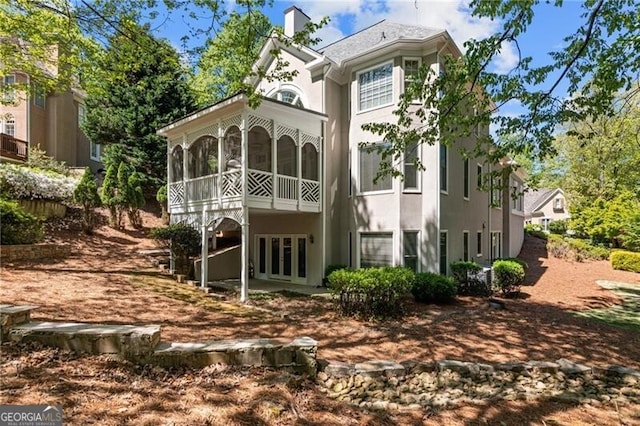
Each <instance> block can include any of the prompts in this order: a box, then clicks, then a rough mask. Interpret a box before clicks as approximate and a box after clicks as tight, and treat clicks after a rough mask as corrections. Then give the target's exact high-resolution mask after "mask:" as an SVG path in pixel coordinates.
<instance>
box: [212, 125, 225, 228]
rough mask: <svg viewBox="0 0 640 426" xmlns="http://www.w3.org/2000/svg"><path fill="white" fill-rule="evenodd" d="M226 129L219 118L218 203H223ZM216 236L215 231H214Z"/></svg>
mask: <svg viewBox="0 0 640 426" xmlns="http://www.w3.org/2000/svg"><path fill="white" fill-rule="evenodd" d="M223 140H224V131H223V129H222V122H221V121H220V120H218V182H217V183H216V185H217V188H216V192H217V194H218V200H217V201H218V205H220V204H221V203H222V170H224V167H225V164H224V152H223V151H222V150H223V149H224V144H223V143H222V142H223ZM214 236H215V232H214Z"/></svg>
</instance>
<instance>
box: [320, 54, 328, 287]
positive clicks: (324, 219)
mask: <svg viewBox="0 0 640 426" xmlns="http://www.w3.org/2000/svg"><path fill="white" fill-rule="evenodd" d="M328 66H329V65H323V67H322V113H323V114H326V113H327V97H326V90H327V86H326V84H325V79H326V78H327V71H326V70H327V68H326V67H328ZM320 132H321V133H320V137H321V140H320V149H321V150H322V167H321V170H320V182H321V183H322V187H323V188H322V200H321V208H322V271H321V274H322V276H321V279H322V278H324V271H326V269H327V202H326V199H327V178H326V177H327V173H326V170H327V148H326V123H325V121H322V122H321V128H320Z"/></svg>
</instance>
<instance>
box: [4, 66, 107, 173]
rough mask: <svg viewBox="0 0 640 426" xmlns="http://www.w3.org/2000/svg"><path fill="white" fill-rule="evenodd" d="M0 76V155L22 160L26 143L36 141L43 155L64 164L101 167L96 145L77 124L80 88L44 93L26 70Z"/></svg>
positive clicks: (82, 111) (81, 98)
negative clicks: (30, 88)
mask: <svg viewBox="0 0 640 426" xmlns="http://www.w3.org/2000/svg"><path fill="white" fill-rule="evenodd" d="M51 72H55V70H52V71H51ZM0 78H2V81H0V83H1V84H0V85H1V86H2V94H1V96H2V97H3V101H2V102H0V159H2V160H4V161H14V162H25V161H27V154H28V147H29V146H38V145H39V146H40V148H41V149H43V150H44V151H45V152H46V153H47V155H49V156H51V157H53V158H55V159H56V160H58V161H64V162H65V163H66V164H67V165H68V166H72V167H89V168H91V169H92V171H93V172H96V171H97V170H98V169H100V168H101V167H102V164H101V163H100V146H99V145H96V144H93V143H92V142H91V141H90V140H89V139H88V138H87V136H86V135H85V134H84V132H83V131H82V129H81V128H80V123H81V121H82V120H83V119H84V116H85V107H84V99H85V98H86V95H85V93H84V92H83V91H82V90H80V89H78V88H72V89H69V90H67V91H65V92H62V93H45V92H44V91H43V90H41V89H40V88H39V87H38V85H37V84H36V83H33V82H32V81H31V80H30V78H29V75H28V74H25V73H23V72H21V71H18V70H16V71H14V72H13V73H11V74H7V75H4V76H1V77H0ZM16 84H20V85H22V87H24V86H33V93H32V94H27V93H24V92H22V91H19V90H17V89H14V88H13V87H12V86H15V85H16Z"/></svg>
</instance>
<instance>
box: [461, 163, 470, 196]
mask: <svg viewBox="0 0 640 426" xmlns="http://www.w3.org/2000/svg"><path fill="white" fill-rule="evenodd" d="M462 168H463V171H462V174H463V178H462V179H463V183H462V185H463V188H462V189H463V191H462V194H463V197H464V199H465V200H468V199H469V188H470V187H471V182H470V180H471V176H469V175H470V173H469V159H468V158H465V159H464V162H463V163H462Z"/></svg>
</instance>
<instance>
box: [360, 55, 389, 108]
mask: <svg viewBox="0 0 640 426" xmlns="http://www.w3.org/2000/svg"><path fill="white" fill-rule="evenodd" d="M358 91H359V93H358V105H359V108H358V110H359V111H365V110H368V109H372V108H376V107H379V106H384V105H390V104H391V103H392V102H393V63H391V62H388V63H386V64H383V65H380V66H378V67H376V68H372V69H369V70H367V71H362V72H361V73H359V74H358Z"/></svg>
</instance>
